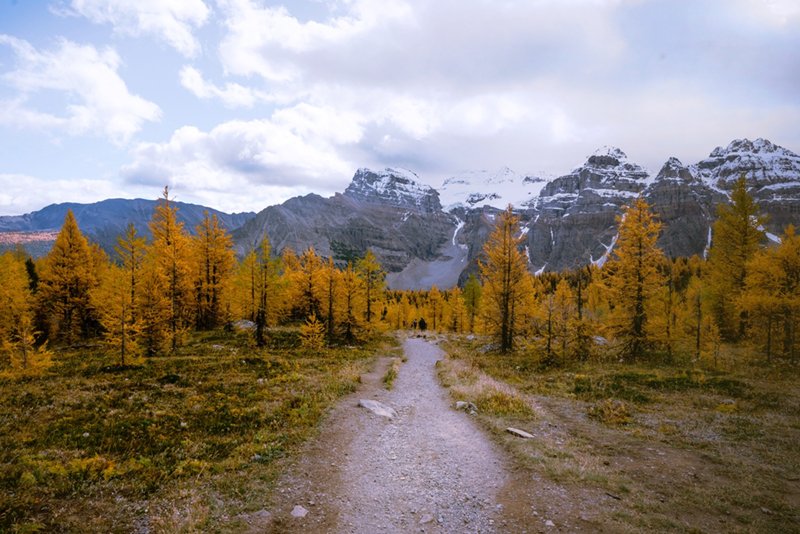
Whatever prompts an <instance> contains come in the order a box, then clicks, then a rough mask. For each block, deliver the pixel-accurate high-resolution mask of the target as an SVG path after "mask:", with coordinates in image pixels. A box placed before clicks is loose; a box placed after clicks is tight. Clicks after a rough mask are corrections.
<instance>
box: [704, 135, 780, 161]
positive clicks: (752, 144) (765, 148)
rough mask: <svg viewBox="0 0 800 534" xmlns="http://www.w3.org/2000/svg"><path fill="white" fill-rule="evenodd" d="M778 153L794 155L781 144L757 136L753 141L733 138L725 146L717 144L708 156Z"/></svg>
mask: <svg viewBox="0 0 800 534" xmlns="http://www.w3.org/2000/svg"><path fill="white" fill-rule="evenodd" d="M774 153H777V154H780V155H794V154H792V152H791V151H789V150H786V149H785V148H783V147H782V146H778V145H776V144H774V143H772V142H770V141H769V140H768V139H762V138H760V137H759V138H758V139H756V140H755V141H750V140H749V139H747V138H744V139H734V140H733V141H731V142H730V143H729V144H728V146H727V147H726V148H722V147H721V146H718V147H717V148H715V149H714V150H712V151H711V154H710V157H712V158H714V157H724V156H728V155H732V154H774Z"/></svg>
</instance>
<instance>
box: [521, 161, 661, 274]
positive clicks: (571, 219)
mask: <svg viewBox="0 0 800 534" xmlns="http://www.w3.org/2000/svg"><path fill="white" fill-rule="evenodd" d="M647 178H648V175H647V172H646V171H645V170H644V169H642V168H641V167H640V166H639V165H637V164H635V163H631V162H629V161H628V159H627V156H626V155H625V153H624V152H622V151H621V150H620V149H618V148H605V149H601V150H599V151H597V152H596V153H595V154H594V155H592V156H590V157H589V158H588V159H587V161H586V163H584V164H583V165H582V166H580V167H578V168H577V169H575V170H573V171H572V172H571V173H570V174H567V175H565V176H562V177H560V178H556V179H555V180H553V181H552V182H550V183H549V184H547V185H546V186H545V187H544V189H542V192H541V194H540V196H539V199H538V201H537V202H536V205H535V207H534V208H533V214H532V215H531V223H530V225H529V226H528V228H529V231H528V239H527V246H528V250H529V256H530V261H531V268H532V269H533V270H539V269H545V270H551V271H552V270H561V269H566V268H574V267H577V266H580V265H586V264H587V263H588V262H590V261H593V262H598V261H602V260H601V258H603V257H604V255H606V254H607V252H608V247H609V246H610V245H611V242H612V241H613V239H614V236H615V235H616V216H617V215H618V214H619V213H620V212H621V208H622V206H623V205H625V204H626V203H628V202H630V201H631V200H633V199H634V198H636V197H637V196H638V195H639V193H641V192H642V190H644V188H645V186H646V185H647Z"/></svg>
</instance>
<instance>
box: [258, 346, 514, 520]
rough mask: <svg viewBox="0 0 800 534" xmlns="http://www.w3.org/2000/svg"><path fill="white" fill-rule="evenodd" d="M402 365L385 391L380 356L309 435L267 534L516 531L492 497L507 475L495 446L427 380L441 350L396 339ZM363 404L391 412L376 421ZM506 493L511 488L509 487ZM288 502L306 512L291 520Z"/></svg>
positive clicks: (282, 486) (510, 479) (282, 485)
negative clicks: (358, 384)
mask: <svg viewBox="0 0 800 534" xmlns="http://www.w3.org/2000/svg"><path fill="white" fill-rule="evenodd" d="M404 349H405V354H406V356H407V358H408V361H407V362H406V363H404V364H403V365H402V366H401V367H400V370H399V373H398V376H397V379H396V380H395V384H394V388H393V389H392V390H391V391H387V390H386V389H384V388H383V387H382V382H381V378H382V376H383V374H384V372H385V369H386V368H387V366H388V364H389V361H388V360H389V359H384V360H382V361H381V362H379V364H378V366H377V367H376V369H375V371H373V373H371V374H370V375H366V376H364V377H363V379H362V380H363V386H362V388H360V389H359V391H358V392H357V393H355V394H354V395H351V396H349V397H347V398H346V399H345V400H344V401H343V402H341V403H339V405H338V406H337V407H336V408H334V409H333V411H332V413H331V415H330V417H329V418H328V419H327V420H326V422H325V424H324V425H323V428H322V429H321V431H320V434H319V436H318V437H317V438H316V439H315V440H313V441H312V443H310V444H309V445H308V448H307V450H306V451H305V453H304V454H303V455H302V457H301V459H300V460H299V461H298V463H297V464H296V465H294V466H292V467H290V469H289V472H288V473H287V475H286V476H285V477H284V478H283V479H282V480H280V481H279V484H278V490H277V491H276V495H277V497H276V499H277V500H276V502H274V503H273V508H272V510H273V513H274V515H273V530H274V531H278V532H280V531H288V532H294V531H305V532H309V531H312V532H347V533H362V532H363V533H377V532H411V531H414V532H494V531H515V532H521V531H523V530H524V529H523V528H520V522H519V521H517V520H515V518H514V517H511V516H510V514H509V512H508V510H507V507H506V506H504V504H502V502H503V501H502V497H501V495H508V494H509V493H513V491H511V490H510V488H509V485H513V484H514V483H515V482H514V478H515V476H514V474H513V473H511V471H510V470H509V466H508V465H507V464H506V461H505V460H504V458H503V456H502V455H501V453H500V451H499V450H498V447H497V446H496V445H495V444H494V443H492V441H491V440H489V439H488V438H487V436H486V435H485V434H484V433H483V432H481V431H480V430H479V429H478V427H477V425H476V424H475V422H474V421H473V420H472V419H471V418H470V416H468V415H467V414H465V413H461V412H456V411H455V410H453V409H452V408H451V402H450V400H449V399H448V397H447V394H446V392H445V390H444V389H443V388H442V387H441V386H440V385H439V383H438V381H437V378H436V371H435V363H436V361H437V360H439V359H442V358H443V357H444V353H443V352H442V351H441V350H440V349H439V348H438V347H436V346H435V345H433V344H432V343H430V342H428V341H426V340H423V339H416V338H412V339H408V340H406V341H405V343H404ZM361 398H368V399H374V400H377V401H380V402H382V403H384V404H387V405H389V406H391V407H393V408H394V409H395V410H396V411H397V413H398V416H397V417H396V418H394V419H391V420H390V419H386V418H384V417H380V416H377V415H375V414H373V413H371V412H369V411H368V410H365V409H364V408H360V407H357V403H358V399H361ZM511 489H513V488H511ZM296 505H301V506H303V507H304V508H306V509H307V510H308V514H307V515H306V516H305V517H303V518H296V517H292V515H291V511H292V509H293V508H294V507H295V506H296Z"/></svg>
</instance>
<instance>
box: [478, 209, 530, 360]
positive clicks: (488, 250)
mask: <svg viewBox="0 0 800 534" xmlns="http://www.w3.org/2000/svg"><path fill="white" fill-rule="evenodd" d="M519 233H520V232H519V217H517V216H516V215H514V212H513V211H512V208H511V206H510V205H509V206H508V208H507V209H506V211H504V212H503V213H501V214H500V215H499V216H498V217H497V221H496V224H495V228H494V230H493V231H492V233H491V234H489V238H488V239H487V240H486V244H485V245H484V246H483V254H484V256H485V257H486V260H485V261H479V263H478V265H479V268H480V273H481V278H482V279H483V301H484V305H485V310H486V313H485V314H484V316H485V318H486V323H487V325H488V326H489V327H490V328H491V329H492V333H494V334H495V335H496V336H497V338H498V340H499V342H500V351H501V352H509V351H511V350H513V348H514V335H515V333H516V331H517V328H518V324H517V323H518V320H519V313H520V312H521V311H522V308H523V307H524V303H525V300H526V298H529V297H530V296H531V292H532V287H531V285H530V279H529V275H528V269H527V265H528V262H527V259H526V257H525V255H524V254H523V253H522V251H521V250H520V249H521V247H522V244H523V240H524V237H523V236H520V235H519Z"/></svg>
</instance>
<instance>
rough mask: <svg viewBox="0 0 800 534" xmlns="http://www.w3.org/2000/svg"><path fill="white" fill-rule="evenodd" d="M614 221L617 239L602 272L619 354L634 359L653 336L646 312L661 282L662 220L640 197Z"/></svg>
mask: <svg viewBox="0 0 800 534" xmlns="http://www.w3.org/2000/svg"><path fill="white" fill-rule="evenodd" d="M617 221H618V224H619V230H618V231H619V234H618V237H617V242H616V245H615V247H614V251H613V254H612V257H611V259H610V260H609V261H608V262H607V263H606V264H605V266H604V268H603V271H604V273H603V274H604V276H605V281H606V285H607V288H608V297H609V302H611V303H612V305H613V307H614V309H613V313H612V314H611V328H612V332H613V333H614V335H615V337H616V338H617V340H619V341H620V342H621V356H622V357H623V358H624V359H627V360H631V361H633V360H635V359H636V358H637V357H640V356H641V355H643V354H644V353H645V351H646V349H647V348H648V345H649V344H650V342H651V340H652V335H651V333H650V332H649V330H648V314H649V313H650V312H651V303H652V300H653V296H654V295H655V293H656V292H657V291H658V290H659V289H660V288H661V287H662V286H663V284H664V277H663V275H662V274H661V273H660V272H659V269H658V266H659V265H660V264H661V263H662V262H663V261H664V256H663V252H662V251H661V249H659V248H658V247H657V246H656V241H657V240H658V235H659V232H660V231H661V223H659V222H658V221H656V220H655V218H654V217H653V214H652V213H651V212H650V206H649V205H648V204H647V202H646V201H645V200H644V199H642V198H638V199H636V200H635V201H634V202H633V204H631V205H630V206H627V207H625V208H624V210H623V213H622V215H621V216H619V217H618V218H617Z"/></svg>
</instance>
